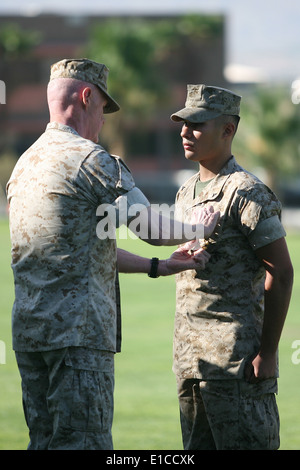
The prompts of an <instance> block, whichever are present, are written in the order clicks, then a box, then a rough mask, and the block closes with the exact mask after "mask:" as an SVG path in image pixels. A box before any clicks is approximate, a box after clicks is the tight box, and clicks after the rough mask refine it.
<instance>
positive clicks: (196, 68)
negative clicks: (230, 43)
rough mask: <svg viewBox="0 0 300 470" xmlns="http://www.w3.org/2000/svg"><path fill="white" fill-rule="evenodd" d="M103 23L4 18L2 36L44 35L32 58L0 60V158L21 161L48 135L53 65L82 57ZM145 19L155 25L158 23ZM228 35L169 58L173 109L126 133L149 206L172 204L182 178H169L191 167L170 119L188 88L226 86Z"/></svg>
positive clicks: (205, 40) (96, 19)
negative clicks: (1, 91)
mask: <svg viewBox="0 0 300 470" xmlns="http://www.w3.org/2000/svg"><path fill="white" fill-rule="evenodd" d="M103 19H104V17H97V16H85V17H82V16H80V17H79V16H75V17H73V16H61V15H39V16H34V17H26V16H1V17H0V32H1V30H2V29H3V28H4V27H5V26H7V25H9V24H12V25H17V26H18V27H19V28H20V29H21V30H24V31H27V32H38V33H39V34H40V38H39V42H38V43H37V45H35V46H34V47H33V48H32V50H31V51H30V53H29V54H26V55H25V54H24V56H20V55H18V57H17V58H14V57H6V58H5V57H3V54H1V55H2V58H1V62H0V80H3V81H4V82H5V84H6V104H5V105H1V107H0V113H1V114H0V126H1V133H0V154H1V152H3V149H7V148H8V147H9V148H10V149H12V150H13V151H14V152H15V153H16V154H17V155H20V154H21V153H23V152H24V151H25V150H26V149H27V148H28V147H29V146H30V145H31V144H32V143H33V142H34V141H35V140H36V139H37V138H38V137H39V136H40V134H41V133H42V132H43V131H44V129H45V127H46V125H47V123H48V119H49V115H48V107H47V101H46V87H47V83H48V79H49V70H50V65H51V64H53V63H54V62H56V61H58V60H60V59H62V58H68V57H79V56H80V57H82V56H83V54H84V48H85V45H86V44H87V41H88V39H89V34H90V30H91V28H92V27H93V26H94V25H96V24H101V21H103ZM147 19H149V21H155V20H156V19H157V18H155V17H147ZM170 20H171V21H175V20H176V18H175V17H171V18H170ZM224 35H225V19H224V20H223V28H222V32H221V34H218V35H216V37H214V38H212V37H208V38H203V40H201V41H197V42H193V41H191V44H190V45H189V47H188V48H187V49H186V50H185V51H184V52H183V53H181V54H179V56H177V57H172V56H171V57H168V58H166V62H165V66H164V67H165V71H164V73H165V76H167V80H168V83H169V85H170V89H172V103H171V104H170V109H164V110H163V112H162V110H157V116H153V119H151V125H149V127H148V128H147V129H141V128H140V126H139V125H138V122H137V123H136V125H134V124H133V126H132V125H131V128H129V129H128V130H127V132H126V135H127V137H126V142H125V144H124V155H122V157H123V158H125V160H126V161H127V162H128V164H129V166H130V168H131V169H132V171H133V173H134V174H135V177H136V179H138V180H139V182H140V183H141V186H143V189H144V190H145V192H146V193H147V195H148V196H149V197H150V198H151V200H153V199H156V200H166V199H169V200H173V197H174V193H175V191H176V189H177V187H178V177H179V176H180V173H179V174H177V173H176V178H173V176H172V178H173V180H172V181H171V178H170V175H171V174H172V175H174V174H175V173H174V172H176V171H180V170H183V169H185V168H186V167H187V164H186V162H185V159H184V156H183V151H182V147H181V139H180V136H179V127H178V126H176V125H174V123H172V122H171V120H170V119H169V115H170V114H171V113H172V112H174V111H176V110H178V109H180V108H181V107H182V106H183V104H184V101H185V97H186V85H187V83H207V84H214V85H217V86H226V85H227V82H226V79H225V78H224V73H223V72H224V65H225V40H224ZM107 65H108V66H109V64H107ZM120 104H121V105H122V103H120ZM188 167H190V164H189V165H188ZM178 175H179V176H178ZM160 179H161V180H160ZM147 185H148V186H149V188H148V189H147ZM166 186H169V189H168V190H166V189H165V188H166ZM166 191H167V194H168V197H166Z"/></svg>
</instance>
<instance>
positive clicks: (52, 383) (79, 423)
mask: <svg viewBox="0 0 300 470" xmlns="http://www.w3.org/2000/svg"><path fill="white" fill-rule="evenodd" d="M16 358H17V362H18V367H19V370H20V374H21V377H22V390H23V396H24V400H23V406H24V413H25V417H26V422H27V425H28V427H29V429H30V443H29V446H28V450H51V449H55V450H103V449H105V450H108V449H112V447H113V444H112V435H111V426H112V420H113V390H114V353H111V352H105V351H99V350H96V349H87V348H81V347H76V348H72V347H71V348H63V349H57V350H55V351H44V352H35V353H32V352H29V353H26V352H21V353H20V352H16Z"/></svg>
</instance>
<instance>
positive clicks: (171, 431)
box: [0, 220, 300, 450]
mask: <svg viewBox="0 0 300 470" xmlns="http://www.w3.org/2000/svg"><path fill="white" fill-rule="evenodd" d="M287 241H288V245H289V248H290V253H291V257H292V260H293V264H294V268H295V284H294V291H293V298H292V303H291V307H290V311H289V315H288V319H287V321H286V325H285V328H284V332H283V335H282V340H281V343H280V366H281V367H280V369H281V376H280V380H279V396H278V405H279V411H280V416H281V449H282V450H292V449H294V450H295V449H300V410H299V391H300V364H293V362H292V354H293V353H295V350H294V349H292V344H293V342H294V341H295V340H299V341H300V316H299V315H298V309H299V304H300V250H299V247H300V236H299V235H297V234H289V236H288V238H287ZM119 246H120V247H122V248H124V249H127V250H129V251H134V252H135V253H138V254H141V255H143V256H148V257H152V256H158V257H160V258H164V257H166V256H168V254H169V253H170V252H171V251H172V250H171V249H169V248H154V247H151V246H148V245H146V244H145V243H142V242H140V241H138V240H131V239H129V240H120V242H119ZM121 290H122V314H123V347H122V353H121V354H118V355H117V356H116V387H115V418H114V426H113V436H114V446H115V449H116V450H121V449H127V450H141V449H143V450H147V449H150V450H163V449H165V450H171V449H176V450H178V449H179V450H180V449H182V445H181V437H180V428H179V413H178V405H177V397H176V384H175V378H174V375H173V373H172V336H173V317H174V309H175V284H174V278H173V277H168V278H159V279H149V278H148V276H146V275H142V274H126V275H124V274H123V275H121ZM12 302H13V280H12V273H11V268H10V245H9V233H8V224H7V221H5V220H3V221H1V220H0V340H1V341H3V342H4V343H5V345H6V363H5V364H0V397H1V400H0V450H15V449H21V450H22V449H26V447H27V444H28V433H27V428H26V425H25V422H24V417H23V410H22V401H21V390H20V378H19V373H18V370H17V367H16V364H15V358H14V353H13V351H12V348H11V307H12ZM1 344H2V343H1ZM298 357H299V358H300V353H299V355H298ZM0 358H1V355H0Z"/></svg>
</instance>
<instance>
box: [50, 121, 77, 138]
mask: <svg viewBox="0 0 300 470" xmlns="http://www.w3.org/2000/svg"><path fill="white" fill-rule="evenodd" d="M51 129H55V130H58V131H63V132H68V133H69V134H74V135H77V136H79V134H78V132H77V131H75V129H73V127H70V126H66V125H65V124H61V123H60V122H55V121H54V122H49V124H47V127H46V131H48V130H51Z"/></svg>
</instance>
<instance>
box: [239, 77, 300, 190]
mask: <svg viewBox="0 0 300 470" xmlns="http://www.w3.org/2000/svg"><path fill="white" fill-rule="evenodd" d="M241 116H242V120H241V124H240V128H239V131H238V133H237V136H236V138H235V139H236V143H235V145H236V147H237V148H238V151H239V155H242V156H244V161H245V162H247V163H248V168H249V166H252V167H253V166H254V167H258V166H260V167H262V168H264V169H265V170H266V172H267V174H268V176H269V181H267V183H268V184H269V185H270V186H272V187H273V188H276V186H277V184H278V182H279V180H282V178H283V177H284V176H285V177H288V176H291V175H292V176H295V174H299V172H300V159H299V156H300V155H299V149H300V148H299V129H300V107H299V105H298V106H296V105H295V104H293V103H292V100H291V91H290V89H289V88H288V87H282V86H275V85H274V86H273V87H265V86H258V87H257V88H256V89H255V90H254V91H252V93H251V95H250V94H247V93H246V94H245V96H243V100H242V106H241Z"/></svg>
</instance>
